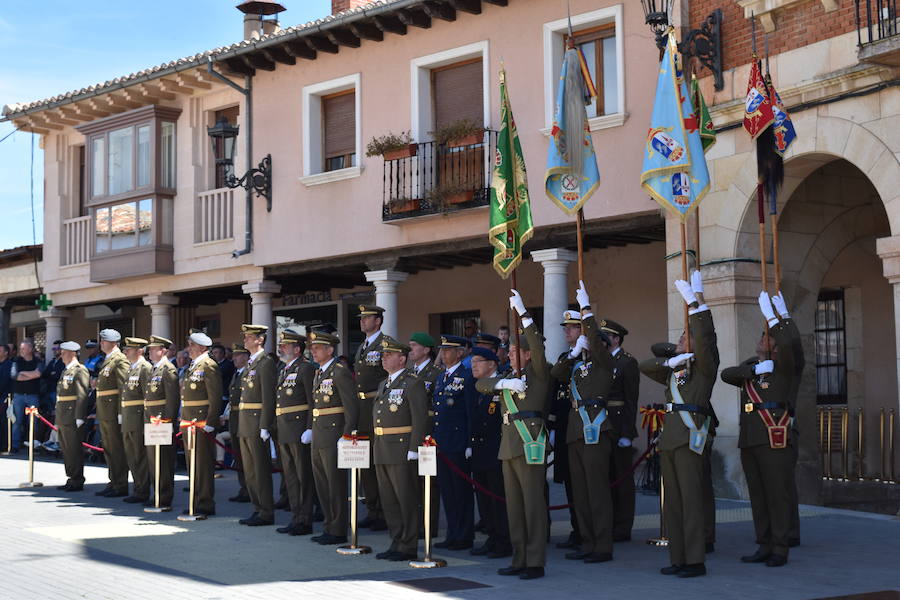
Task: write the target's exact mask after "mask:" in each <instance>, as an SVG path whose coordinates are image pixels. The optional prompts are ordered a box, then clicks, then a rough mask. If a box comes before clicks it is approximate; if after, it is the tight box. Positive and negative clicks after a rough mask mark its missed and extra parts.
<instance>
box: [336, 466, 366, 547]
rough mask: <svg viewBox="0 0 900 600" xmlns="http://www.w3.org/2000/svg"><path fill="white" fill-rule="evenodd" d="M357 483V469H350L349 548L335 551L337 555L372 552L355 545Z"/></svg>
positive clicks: (356, 533) (356, 531)
mask: <svg viewBox="0 0 900 600" xmlns="http://www.w3.org/2000/svg"><path fill="white" fill-rule="evenodd" d="M358 481H359V469H357V468H352V469H350V545H349V546H341V547H339V548H338V549H337V553H338V554H351V555H357V554H368V553H369V552H371V551H372V549H371V548H370V547H368V546H360V545H359V544H357V542H358V541H359V538H358V534H359V530H358V527H357V525H356V517H357V515H356V511H357V504H359V496H358V487H357V486H358Z"/></svg>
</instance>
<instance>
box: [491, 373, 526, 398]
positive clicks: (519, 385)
mask: <svg viewBox="0 0 900 600" xmlns="http://www.w3.org/2000/svg"><path fill="white" fill-rule="evenodd" d="M494 389H495V390H510V391H512V392H516V393H517V394H521V393H522V392H524V391H525V382H524V381H522V380H521V379H519V378H518V377H510V378H509V379H501V380H500V381H498V382H497V384H496V385H494Z"/></svg>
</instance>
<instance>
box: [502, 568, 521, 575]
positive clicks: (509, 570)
mask: <svg viewBox="0 0 900 600" xmlns="http://www.w3.org/2000/svg"><path fill="white" fill-rule="evenodd" d="M524 572H525V567H503V568H502V569H497V575H521V574H522V573H524Z"/></svg>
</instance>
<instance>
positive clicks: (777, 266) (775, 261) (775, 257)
mask: <svg viewBox="0 0 900 600" xmlns="http://www.w3.org/2000/svg"><path fill="white" fill-rule="evenodd" d="M763 39H764V44H765V51H766V87H767V88H769V89H768V90H766V91H767V93H768V94H769V98H771V100H772V101H773V102H774V101H775V94H774V93H773V92H774V89H775V88H774V87H771V83H772V78H771V75H769V34H768V33H767V34H765V37H764V38H763ZM773 126H774V125H773ZM777 185H778V184H777V182H776V183H775V184H772V183H770V184H769V193H770V194H771V195H772V197H771V198H770V199H769V202H770V203H771V206H770V211H769V212H770V214H771V215H772V267H773V270H774V274H775V293H776V294H777V293H779V292H781V261H780V260H779V254H778V203H777V200H776V196H775V193H776V190H777ZM763 289H765V285H763Z"/></svg>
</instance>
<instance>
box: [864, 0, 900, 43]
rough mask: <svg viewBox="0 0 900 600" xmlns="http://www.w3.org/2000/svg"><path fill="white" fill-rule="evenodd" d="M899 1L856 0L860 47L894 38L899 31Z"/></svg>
mask: <svg viewBox="0 0 900 600" xmlns="http://www.w3.org/2000/svg"><path fill="white" fill-rule="evenodd" d="M898 16H900V15H898V14H897V0H856V32H857V41H858V43H859V46H860V47H862V46H864V45H865V44H871V43H872V42H878V41H880V40H884V39H887V38H889V37H893V36H895V35H897V34H898V33H900V31H898V25H900V23H898Z"/></svg>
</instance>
